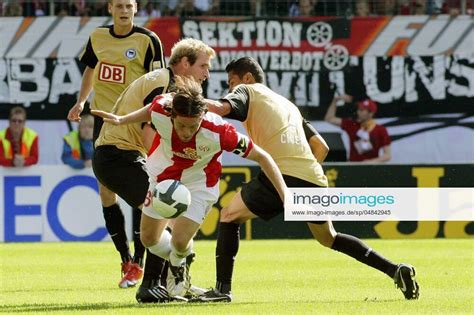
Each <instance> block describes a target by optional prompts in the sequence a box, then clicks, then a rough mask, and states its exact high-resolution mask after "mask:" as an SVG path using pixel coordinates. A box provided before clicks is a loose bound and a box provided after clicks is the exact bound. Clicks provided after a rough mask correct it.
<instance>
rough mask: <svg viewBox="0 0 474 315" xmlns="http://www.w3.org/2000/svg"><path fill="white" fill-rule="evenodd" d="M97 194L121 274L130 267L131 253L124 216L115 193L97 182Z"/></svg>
mask: <svg viewBox="0 0 474 315" xmlns="http://www.w3.org/2000/svg"><path fill="white" fill-rule="evenodd" d="M99 195H100V199H101V202H102V212H103V214H104V220H105V226H106V228H107V231H108V232H109V235H110V238H111V239H112V241H113V243H114V245H115V248H116V249H117V251H118V252H119V253H120V257H121V260H122V276H123V275H124V274H126V273H127V272H128V271H129V269H130V267H131V259H132V255H131V253H130V248H129V246H128V240H127V233H126V231H125V217H124V215H123V212H122V209H121V208H120V205H119V204H118V202H117V195H116V194H115V193H114V192H113V191H111V190H110V189H108V188H107V187H105V186H104V185H102V184H101V183H100V182H99Z"/></svg>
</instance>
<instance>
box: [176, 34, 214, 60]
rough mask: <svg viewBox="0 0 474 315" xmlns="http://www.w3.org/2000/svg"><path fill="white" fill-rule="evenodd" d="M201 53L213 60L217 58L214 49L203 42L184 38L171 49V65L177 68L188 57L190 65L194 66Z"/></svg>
mask: <svg viewBox="0 0 474 315" xmlns="http://www.w3.org/2000/svg"><path fill="white" fill-rule="evenodd" d="M201 53H205V54H207V55H208V56H209V57H211V58H214V57H215V56H216V52H215V51H214V49H212V47H211V46H209V45H207V44H205V43H204V42H203V41H201V40H198V39H194V38H184V39H182V40H180V41H179V42H177V43H176V44H174V46H173V48H171V57H170V61H169V64H170V65H172V66H175V65H177V64H178V63H179V62H180V61H181V59H182V58H183V57H187V58H188V61H189V63H190V64H191V65H193V64H194V63H195V62H196V60H197V58H198V56H199V54H201Z"/></svg>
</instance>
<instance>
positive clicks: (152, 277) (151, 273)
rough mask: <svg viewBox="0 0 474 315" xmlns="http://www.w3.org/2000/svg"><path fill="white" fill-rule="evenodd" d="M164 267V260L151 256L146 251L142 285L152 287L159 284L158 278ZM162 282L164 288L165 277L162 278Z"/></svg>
mask: <svg viewBox="0 0 474 315" xmlns="http://www.w3.org/2000/svg"><path fill="white" fill-rule="evenodd" d="M166 266H167V265H166ZM164 267H165V260H164V259H163V258H161V257H159V256H156V255H154V254H152V253H151V252H150V251H149V250H148V249H147V250H146V260H145V270H144V273H143V284H144V285H145V286H147V287H153V286H155V285H157V284H159V282H160V278H162V276H161V275H162V273H163V270H164V269H165V268H164ZM166 269H168V268H166ZM166 271H167V270H166ZM162 280H163V279H162ZM164 281H165V286H166V275H165V277H164Z"/></svg>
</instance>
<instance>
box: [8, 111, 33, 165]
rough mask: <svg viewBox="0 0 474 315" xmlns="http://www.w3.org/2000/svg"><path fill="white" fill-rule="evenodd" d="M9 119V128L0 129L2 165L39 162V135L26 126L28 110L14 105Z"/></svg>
mask: <svg viewBox="0 0 474 315" xmlns="http://www.w3.org/2000/svg"><path fill="white" fill-rule="evenodd" d="M8 119H9V125H8V128H6V129H3V130H0V165H2V166H15V167H22V166H29V165H33V164H36V163H38V156H39V154H38V152H39V150H38V135H37V133H36V132H35V131H34V130H32V129H30V128H27V127H25V124H26V110H25V109H24V108H23V107H21V106H16V107H13V108H12V109H11V110H10V115H9V117H8Z"/></svg>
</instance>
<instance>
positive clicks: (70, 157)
mask: <svg viewBox="0 0 474 315" xmlns="http://www.w3.org/2000/svg"><path fill="white" fill-rule="evenodd" d="M93 131H94V117H92V116H91V115H88V114H86V115H83V116H82V119H81V121H80V122H79V127H78V130H77V131H71V132H70V133H68V134H67V135H65V136H64V145H63V154H62V156H61V160H62V161H63V162H64V164H67V165H69V166H71V167H72V168H75V169H83V168H85V167H91V166H92V155H93V154H94V144H93V142H92V133H93Z"/></svg>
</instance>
